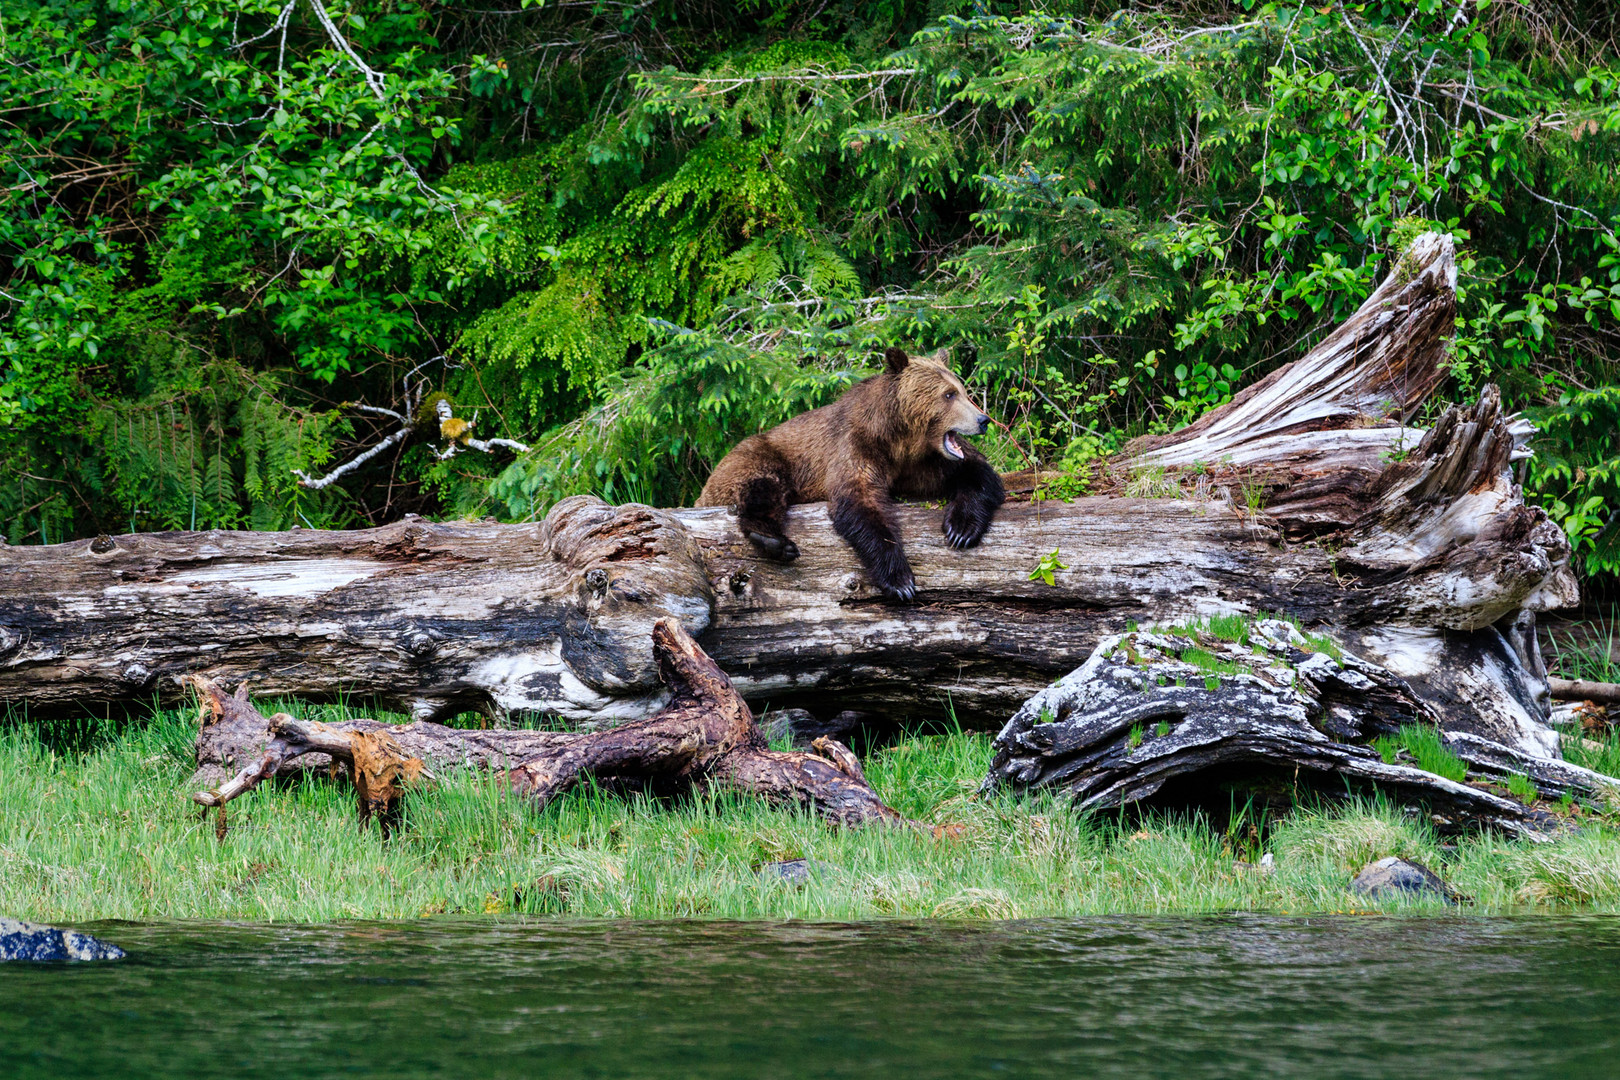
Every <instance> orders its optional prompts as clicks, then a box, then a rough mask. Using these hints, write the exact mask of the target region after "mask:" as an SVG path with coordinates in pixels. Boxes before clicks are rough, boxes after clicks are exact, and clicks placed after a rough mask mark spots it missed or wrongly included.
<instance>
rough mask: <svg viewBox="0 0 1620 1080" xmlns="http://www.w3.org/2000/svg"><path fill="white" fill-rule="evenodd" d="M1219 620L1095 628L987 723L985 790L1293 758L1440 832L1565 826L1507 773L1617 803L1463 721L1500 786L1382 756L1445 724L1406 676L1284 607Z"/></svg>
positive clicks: (1136, 788)
mask: <svg viewBox="0 0 1620 1080" xmlns="http://www.w3.org/2000/svg"><path fill="white" fill-rule="evenodd" d="M1232 622H1233V620H1227V623H1228V624H1231V623H1232ZM1221 629H1222V630H1223V631H1224V632H1222V633H1217V632H1216V629H1215V628H1214V627H1200V626H1196V625H1194V626H1184V627H1174V628H1165V629H1163V630H1158V631H1134V632H1131V633H1127V634H1122V635H1118V636H1115V637H1111V638H1108V639H1107V640H1105V641H1104V642H1102V643H1101V644H1100V645H1099V646H1098V647H1097V649H1096V651H1095V652H1093V653H1092V655H1091V657H1090V659H1088V660H1087V661H1086V663H1085V664H1083V665H1081V666H1080V667H1079V668H1077V669H1076V670H1075V671H1073V672H1071V673H1070V674H1069V675H1067V676H1065V677H1064V678H1063V679H1061V680H1059V681H1058V682H1056V683H1054V684H1053V685H1052V686H1050V687H1048V688H1046V689H1044V690H1042V691H1040V692H1039V693H1038V694H1036V695H1034V696H1033V697H1031V698H1030V699H1029V701H1027V702H1025V704H1024V705H1023V707H1022V708H1020V709H1019V710H1018V712H1017V713H1016V714H1014V716H1013V717H1012V719H1011V720H1009V721H1008V722H1007V725H1006V727H1004V728H1003V729H1002V730H1001V732H1000V733H999V734H998V735H997V736H996V740H995V747H996V755H995V757H994V759H993V760H992V762H991V765H990V771H989V776H988V777H987V779H986V781H985V788H986V790H995V789H999V788H1012V789H1015V790H1036V789H1042V788H1048V789H1056V790H1059V791H1062V792H1064V793H1066V794H1068V795H1069V796H1070V797H1071V798H1072V799H1073V800H1074V802H1075V804H1076V805H1078V806H1080V807H1083V808H1100V807H1117V806H1123V805H1125V804H1127V803H1134V802H1139V801H1142V800H1145V799H1149V798H1151V797H1153V796H1155V795H1158V794H1159V793H1160V792H1161V789H1164V788H1165V787H1166V785H1167V784H1174V783H1176V782H1178V781H1187V780H1188V779H1189V778H1198V779H1199V780H1200V781H1203V782H1205V783H1207V782H1208V778H1209V777H1210V776H1211V775H1214V776H1217V777H1221V776H1224V777H1226V778H1228V779H1232V778H1241V779H1242V781H1243V782H1244V783H1246V784H1252V783H1253V781H1254V779H1255V776H1254V774H1255V773H1257V772H1258V773H1265V774H1269V775H1271V776H1272V777H1274V778H1278V779H1282V780H1284V781H1285V782H1286V781H1287V779H1288V777H1289V773H1290V772H1292V774H1293V775H1292V783H1293V785H1294V787H1295V788H1296V789H1297V788H1298V787H1299V784H1300V777H1301V774H1302V773H1303V774H1304V776H1305V779H1306V781H1307V782H1308V783H1309V782H1312V781H1314V783H1315V785H1316V786H1317V787H1318V789H1319V790H1323V791H1325V792H1326V793H1329V794H1331V793H1333V792H1334V791H1335V790H1336V789H1340V790H1342V785H1344V784H1346V783H1349V782H1354V783H1359V784H1360V785H1361V786H1363V787H1377V788H1380V789H1383V790H1385V791H1389V792H1393V793H1395V794H1396V795H1398V796H1400V797H1403V798H1415V799H1417V800H1419V801H1421V802H1422V803H1423V804H1424V805H1425V806H1426V807H1427V808H1428V810H1429V812H1430V813H1431V815H1432V816H1433V818H1434V820H1435V821H1436V823H1437V824H1439V825H1440V826H1441V827H1442V828H1445V829H1448V830H1453V829H1456V828H1458V827H1460V826H1462V825H1488V826H1492V827H1495V828H1497V829H1500V830H1502V831H1505V832H1508V833H1510V834H1513V835H1518V836H1524V837H1528V838H1532V839H1543V838H1546V837H1549V836H1552V835H1554V834H1556V833H1559V832H1562V831H1565V829H1564V826H1563V825H1562V823H1561V822H1560V821H1559V820H1558V819H1557V818H1556V817H1555V816H1554V815H1553V814H1551V813H1549V812H1547V811H1546V810H1545V809H1542V808H1538V807H1536V806H1532V805H1527V804H1525V803H1524V802H1521V801H1520V800H1518V799H1516V798H1514V797H1512V796H1511V795H1510V793H1509V791H1508V790H1507V789H1506V787H1505V784H1506V781H1507V779H1508V778H1509V777H1511V776H1513V775H1515V774H1517V775H1519V776H1523V777H1525V778H1527V779H1529V780H1530V781H1532V782H1533V783H1534V784H1535V785H1536V786H1537V787H1538V788H1539V790H1540V793H1541V795H1543V796H1545V797H1552V798H1556V797H1559V796H1562V795H1565V794H1568V795H1569V796H1571V797H1579V798H1581V799H1583V800H1584V801H1587V802H1588V803H1590V804H1592V805H1594V806H1596V807H1598V808H1600V809H1602V810H1605V811H1607V810H1611V809H1614V808H1615V807H1617V806H1620V781H1617V780H1614V779H1611V778H1609V777H1606V776H1603V775H1601V774H1598V773H1594V772H1591V771H1590V770H1587V769H1582V768H1579V767H1577V766H1573V765H1568V764H1566V763H1564V762H1561V761H1552V760H1548V759H1546V758H1543V757H1540V756H1537V755H1531V754H1525V753H1522V752H1520V751H1517V750H1515V749H1513V748H1510V747H1507V746H1503V745H1501V744H1499V743H1496V742H1493V741H1491V740H1489V739H1483V738H1480V737H1479V736H1476V735H1471V734H1467V733H1458V734H1456V735H1452V736H1441V738H1442V740H1443V743H1444V746H1445V748H1446V749H1447V750H1448V751H1450V752H1451V753H1452V754H1453V755H1455V756H1456V757H1457V758H1458V759H1459V760H1460V761H1461V762H1464V763H1466V764H1467V766H1470V767H1471V768H1470V769H1469V772H1471V773H1477V774H1478V775H1479V776H1481V777H1484V778H1486V779H1488V780H1491V781H1495V782H1496V785H1497V789H1496V790H1492V789H1491V785H1490V784H1488V783H1467V782H1464V781H1463V780H1461V779H1458V778H1448V777H1446V776H1443V775H1437V774H1436V772H1433V771H1429V770H1428V769H1425V768H1421V767H1418V766H1419V764H1420V763H1419V762H1413V763H1412V764H1407V763H1403V762H1400V761H1398V760H1395V761H1391V760H1385V756H1384V755H1383V754H1381V753H1380V752H1379V751H1378V750H1377V749H1375V748H1374V745H1373V744H1374V743H1375V742H1376V741H1377V740H1378V739H1379V737H1381V736H1384V737H1390V736H1398V735H1400V734H1401V733H1402V732H1403V731H1405V730H1411V729H1412V728H1413V727H1414V726H1416V725H1427V726H1428V727H1431V728H1436V729H1439V728H1441V727H1442V725H1441V721H1440V717H1439V716H1438V714H1437V713H1436V712H1435V710H1434V709H1433V708H1432V707H1430V706H1429V705H1428V704H1427V703H1426V702H1424V701H1423V700H1422V699H1420V698H1419V697H1417V696H1416V695H1414V694H1412V693H1411V691H1410V689H1409V687H1408V686H1407V685H1406V683H1405V682H1404V681H1403V680H1401V679H1400V678H1398V677H1396V676H1395V675H1393V674H1392V673H1391V672H1389V671H1388V670H1386V669H1384V668H1382V667H1380V666H1379V665H1377V664H1373V663H1370V662H1368V661H1366V660H1364V659H1362V658H1360V657H1357V656H1355V655H1353V654H1350V653H1346V652H1342V651H1340V650H1338V649H1337V648H1335V647H1333V646H1332V645H1331V643H1330V642H1328V641H1327V640H1326V639H1322V638H1317V639H1315V640H1312V639H1309V638H1307V637H1306V636H1305V635H1304V634H1302V633H1301V632H1300V631H1299V630H1298V628H1296V627H1295V626H1293V625H1292V624H1290V623H1287V622H1283V621H1281V620H1266V619H1261V620H1256V621H1254V622H1252V623H1249V624H1242V623H1239V624H1238V625H1236V626H1233V625H1226V626H1224V627H1222V628H1221ZM1397 746H1398V744H1395V743H1391V749H1392V750H1394V749H1396V747H1397ZM1324 780H1325V781H1326V782H1325V783H1324ZM1198 801H1207V800H1198ZM1293 801H1296V802H1297V801H1298V795H1297V792H1296V794H1295V795H1294V797H1293Z"/></svg>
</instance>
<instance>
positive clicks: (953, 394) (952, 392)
mask: <svg viewBox="0 0 1620 1080" xmlns="http://www.w3.org/2000/svg"><path fill="white" fill-rule="evenodd" d="M955 398H956V391H955V390H947V391H945V400H946V401H952V400H955Z"/></svg>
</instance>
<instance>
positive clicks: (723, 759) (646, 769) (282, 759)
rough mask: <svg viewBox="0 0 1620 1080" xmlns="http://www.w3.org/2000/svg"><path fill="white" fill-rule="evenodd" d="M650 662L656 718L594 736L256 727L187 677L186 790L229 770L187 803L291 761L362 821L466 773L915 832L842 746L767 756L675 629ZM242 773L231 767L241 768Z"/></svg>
mask: <svg viewBox="0 0 1620 1080" xmlns="http://www.w3.org/2000/svg"><path fill="white" fill-rule="evenodd" d="M652 639H653V640H652V652H653V655H654V657H655V659H656V662H657V664H658V670H659V674H660V677H661V678H662V679H663V681H664V682H665V684H666V685H667V686H668V688H669V690H670V699H669V702H668V703H667V704H666V705H665V706H664V707H663V708H662V709H661V710H659V711H658V712H657V713H656V714H655V715H653V716H651V717H648V718H646V719H644V720H635V721H631V722H628V723H626V724H623V725H621V726H618V727H614V728H610V729H608V730H606V731H598V732H585V733H577V732H539V731H521V730H519V731H512V730H498V731H477V730H461V729H456V728H447V727H443V726H441V725H438V724H433V723H428V722H424V721H417V722H415V723H412V724H401V725H385V724H381V723H378V722H377V721H375V720H350V721H344V722H342V723H335V724H323V723H318V722H314V721H307V720H298V719H295V718H293V717H291V716H289V715H287V714H286V713H277V714H276V715H274V716H272V717H265V716H264V715H262V714H261V713H259V712H258V710H256V709H254V708H253V706H252V704H251V703H250V702H249V700H248V695H247V693H246V687H245V685H244V686H243V687H241V688H239V689H238V690H237V692H236V693H235V694H227V693H226V692H225V691H224V690H223V689H222V688H221V687H220V686H219V684H218V683H216V682H214V681H213V680H211V679H208V678H203V677H197V676H191V677H189V678H188V684H189V685H190V686H191V687H193V688H194V689H195V690H196V691H197V693H198V694H199V696H200V697H201V698H202V699H203V703H204V710H205V723H204V725H203V727H202V730H201V731H200V732H199V734H198V737H197V765H198V773H197V778H198V779H199V780H201V781H202V782H205V783H206V782H210V781H212V780H214V779H215V778H217V777H222V776H224V775H225V773H226V771H227V770H229V769H231V768H233V767H236V766H238V765H240V766H241V767H240V768H239V769H238V771H237V772H236V773H235V774H234V775H231V776H229V777H228V778H227V779H225V780H224V781H223V782H222V783H218V784H217V786H215V787H213V788H212V789H210V790H206V791H199V792H197V793H196V794H194V795H193V796H192V799H193V800H194V801H195V802H197V803H198V804H200V805H202V806H206V807H220V808H223V807H224V806H225V805H226V804H227V803H228V802H230V801H231V800H232V799H234V798H236V797H238V796H240V795H242V794H243V793H245V792H247V791H251V790H252V789H253V788H254V787H256V786H258V785H259V784H260V783H262V782H263V781H265V780H268V779H270V778H271V777H273V776H275V775H277V774H278V773H282V772H285V771H288V770H289V767H290V766H291V765H292V764H293V762H294V761H295V760H296V759H299V758H302V757H305V756H307V755H323V756H324V759H323V761H322V762H319V763H324V761H331V760H336V761H341V762H344V763H345V764H348V765H349V766H350V774H351V776H352V777H353V779H354V782H355V788H356V792H357V795H358V797H359V800H360V820H361V822H362V824H363V823H365V822H366V821H368V820H369V819H370V817H371V816H373V815H374V814H380V815H385V816H384V818H383V820H384V821H385V822H386V821H388V820H389V819H390V817H391V815H392V814H393V812H394V811H395V810H396V809H397V804H398V801H399V798H400V796H401V795H402V794H403V791H404V789H405V788H406V787H408V786H410V785H411V784H413V783H415V782H417V781H418V780H420V779H422V778H424V777H431V775H432V774H431V772H430V771H429V769H428V766H429V765H431V766H432V767H433V768H436V769H440V770H448V769H452V768H457V767H469V766H470V767H477V768H483V769H488V770H494V771H499V772H501V773H503V774H504V775H505V777H506V779H507V782H508V783H509V784H510V785H511V787H512V790H513V791H514V792H516V793H517V794H519V795H523V796H526V797H527V798H529V799H530V800H531V801H533V802H534V803H535V804H536V805H537V806H544V805H545V804H546V803H548V802H550V801H551V800H552V799H554V798H556V797H557V796H558V795H559V794H561V793H563V792H564V791H567V790H569V789H570V788H572V787H574V786H576V785H577V784H579V783H581V782H582V781H584V780H586V779H588V778H594V779H597V780H602V781H626V780H631V781H636V782H648V781H654V780H663V781H667V782H671V783H673V784H676V785H680V786H692V785H698V786H701V787H704V788H706V789H708V790H712V791H737V792H745V793H748V794H752V795H758V796H761V797H763V798H765V799H767V800H769V801H771V802H774V803H778V804H788V805H800V806H805V807H808V808H810V809H813V810H815V811H816V812H818V813H820V814H821V815H823V816H824V817H826V818H828V819H829V820H832V821H835V822H837V823H839V824H842V825H849V826H854V825H862V824H867V823H871V822H876V823H880V824H884V825H901V824H906V825H915V824H916V823H914V822H908V821H906V820H905V819H904V818H903V817H901V815H900V814H899V813H897V812H896V811H895V810H893V809H891V808H890V807H889V806H887V805H885V804H884V802H883V800H882V799H881V798H879V797H878V795H877V793H876V792H875V791H873V790H872V788H871V785H869V784H868V783H867V782H866V777H865V775H864V774H863V773H862V771H861V767H860V763H859V761H858V760H857V759H856V757H855V755H854V754H852V753H851V752H850V751H849V750H848V749H847V748H846V747H844V746H843V745H842V744H840V743H838V742H836V741H834V740H832V739H828V738H825V737H823V738H819V739H817V740H815V743H814V748H815V750H816V751H817V752H816V753H805V752H801V751H776V750H771V749H768V748H767V747H766V744H765V737H764V735H763V734H761V732H760V730H759V727H758V725H757V724H755V722H754V716H753V713H752V712H751V711H750V710H749V708H748V705H747V703H746V702H744V701H743V700H742V698H741V697H740V696H738V694H737V692H736V690H735V689H734V688H733V687H732V685H731V681H730V680H729V679H727V678H726V675H725V672H723V671H721V670H720V668H719V667H718V666H717V665H716V664H715V663H714V661H713V660H711V659H710V658H709V657H708V656H706V655H705V654H704V652H703V650H702V649H700V648H699V647H698V645H697V643H696V642H694V641H693V640H692V638H691V636H690V635H689V634H687V633H686V631H685V630H683V629H682V628H681V625H680V623H679V622H678V621H676V620H674V619H660V620H658V621H657V622H656V623H655V624H654V625H653V630H652ZM244 762H245V764H242V763H244Z"/></svg>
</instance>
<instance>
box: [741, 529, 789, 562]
mask: <svg viewBox="0 0 1620 1080" xmlns="http://www.w3.org/2000/svg"><path fill="white" fill-rule="evenodd" d="M748 539H749V540H750V541H752V542H753V545H754V546H755V547H757V548H759V550H760V551H761V552H763V553H764V554H765V555H767V556H769V557H770V558H772V559H775V560H776V561H777V562H792V561H793V560H794V559H797V558H798V557H799V545H798V544H795V543H794V542H793V541H791V540H789V539H788V538H787V537H785V536H770V535H768V534H766V533H762V532H751V533H749V534H748Z"/></svg>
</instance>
